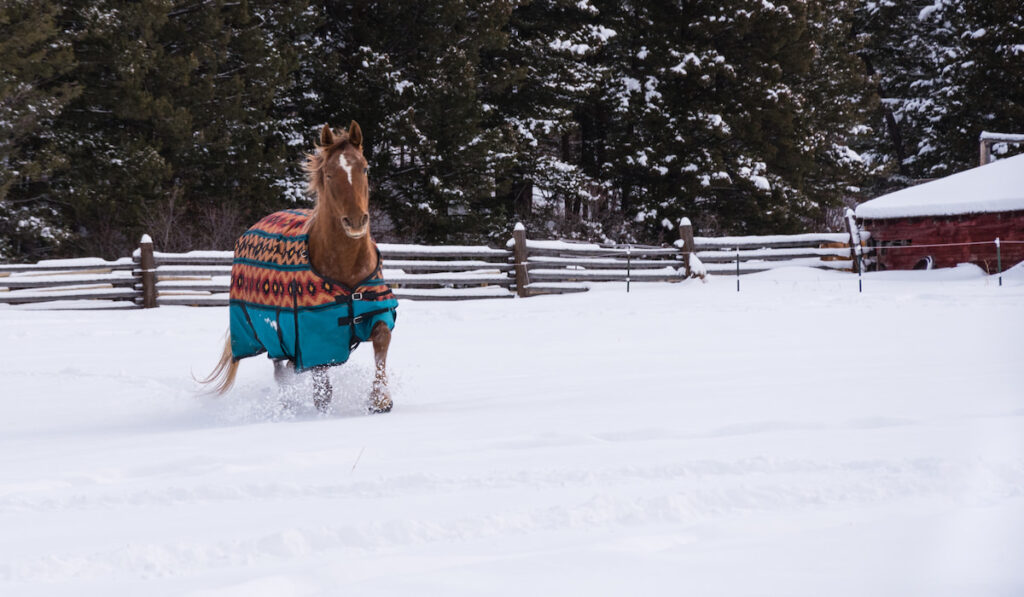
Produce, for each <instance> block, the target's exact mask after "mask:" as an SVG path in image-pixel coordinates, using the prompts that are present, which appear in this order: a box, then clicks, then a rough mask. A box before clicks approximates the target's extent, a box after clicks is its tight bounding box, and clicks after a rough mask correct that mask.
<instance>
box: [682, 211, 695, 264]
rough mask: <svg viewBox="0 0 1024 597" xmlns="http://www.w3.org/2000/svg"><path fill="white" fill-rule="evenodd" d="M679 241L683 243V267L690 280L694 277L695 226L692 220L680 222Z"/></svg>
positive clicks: (686, 219) (685, 219)
mask: <svg viewBox="0 0 1024 597" xmlns="http://www.w3.org/2000/svg"><path fill="white" fill-rule="evenodd" d="M679 239H680V240H682V241H683V249H682V251H683V267H684V268H685V269H684V271H685V272H686V277H687V278H689V277H690V276H691V275H692V272H691V271H690V254H691V253H693V250H694V247H693V225H692V224H690V218H683V219H681V220H679Z"/></svg>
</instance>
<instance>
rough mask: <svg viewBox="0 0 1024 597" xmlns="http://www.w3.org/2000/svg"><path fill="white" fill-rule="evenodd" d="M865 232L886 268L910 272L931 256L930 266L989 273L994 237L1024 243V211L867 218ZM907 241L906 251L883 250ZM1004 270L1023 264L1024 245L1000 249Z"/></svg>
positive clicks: (993, 257) (993, 261)
mask: <svg viewBox="0 0 1024 597" xmlns="http://www.w3.org/2000/svg"><path fill="white" fill-rule="evenodd" d="M863 227H864V229H866V230H868V231H870V232H871V239H872V242H873V243H878V244H880V245H883V246H881V247H880V250H879V253H878V259H879V262H880V263H881V265H882V266H884V267H885V268H886V269H913V267H914V266H915V265H916V264H917V263H918V262H919V261H921V260H922V259H925V258H926V257H928V256H931V257H932V259H933V260H934V263H933V267H953V266H956V265H957V264H960V263H973V264H975V265H977V266H979V267H981V268H982V269H984V270H986V271H989V272H991V273H995V272H996V247H995V244H994V243H993V242H992V241H993V240H995V239H996V238H997V237H998V238H1000V239H1003V240H1024V211H1011V212H998V213H985V214H969V215H963V216H941V217H940V216H928V217H915V218H894V219H884V220H874V219H866V220H864V221H863ZM899 241H909V244H910V246H909V247H908V248H895V247H893V248H885V246H884V245H885V244H888V243H893V242H899ZM965 242H984V243H987V244H984V245H969V246H957V247H923V248H915V247H914V245H929V244H943V243H965ZM1002 258H1003V269H1004V270H1005V269H1007V268H1009V267H1012V266H1014V265H1016V264H1017V263H1020V262H1021V261H1024V244H1021V245H1018V244H1010V245H1006V244H1004V245H1003V246H1002Z"/></svg>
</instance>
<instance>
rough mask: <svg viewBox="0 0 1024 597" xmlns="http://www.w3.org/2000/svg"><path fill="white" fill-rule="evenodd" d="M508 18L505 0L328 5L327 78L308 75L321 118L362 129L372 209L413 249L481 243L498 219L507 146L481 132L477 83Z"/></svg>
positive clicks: (321, 40) (322, 33) (319, 46)
mask: <svg viewBox="0 0 1024 597" xmlns="http://www.w3.org/2000/svg"><path fill="white" fill-rule="evenodd" d="M510 10H511V5H510V3H509V2H506V1H501V0H494V1H487V0H478V1H472V2H469V1H462V0H433V1H431V2H417V3H413V4H404V3H391V2H375V1H367V0H363V1H360V0H354V1H348V2H345V1H335V2H327V3H326V4H325V12H324V14H323V15H322V16H323V20H322V27H321V29H320V30H319V31H318V32H317V34H316V37H315V39H316V42H315V45H314V47H312V48H311V55H313V56H319V57H321V62H320V64H322V65H323V67H324V68H322V69H319V70H318V69H315V68H314V69H311V70H310V69H307V71H306V72H305V74H304V75H303V78H304V80H306V81H309V84H310V92H311V94H312V95H313V96H314V97H315V102H316V106H313V107H312V113H313V114H314V116H313V118H319V119H320V122H331V123H347V122H348V121H349V120H353V119H354V120H357V121H359V123H360V125H361V126H362V128H363V132H364V139H365V143H364V145H365V146H364V153H365V154H366V155H367V159H368V160H369V162H370V164H371V177H370V178H371V184H372V185H374V186H373V187H372V189H371V193H372V195H371V196H372V199H371V204H372V205H373V206H375V207H380V208H382V209H383V210H384V212H385V213H386V214H387V216H389V220H390V223H391V225H392V226H394V228H395V229H396V230H397V231H399V234H401V236H402V237H403V238H406V239H410V240H413V239H423V240H442V239H448V240H452V241H458V240H460V239H462V238H466V239H470V238H479V235H480V233H481V232H482V231H483V230H485V229H486V228H487V226H488V224H487V222H488V221H489V220H490V219H491V218H492V217H493V216H494V213H495V210H494V209H493V207H494V203H495V200H494V195H495V182H494V181H495V170H496V160H497V157H496V156H497V154H499V153H500V151H498V150H497V148H498V147H500V146H501V135H500V131H498V130H493V129H488V128H486V127H485V126H484V125H483V121H484V119H485V110H484V105H483V103H482V102H481V101H480V98H479V84H478V83H479V80H480V61H481V53H482V52H484V51H486V50H488V49H490V48H495V47H500V46H501V45H502V44H504V43H505V36H504V35H503V33H502V27H503V25H504V23H505V21H507V19H508V14H509V11H510ZM383 224H384V222H379V225H378V226H377V227H376V228H375V231H376V233H377V234H384V233H386V227H385V226H384V225H383ZM463 231H465V233H466V234H462V232H463Z"/></svg>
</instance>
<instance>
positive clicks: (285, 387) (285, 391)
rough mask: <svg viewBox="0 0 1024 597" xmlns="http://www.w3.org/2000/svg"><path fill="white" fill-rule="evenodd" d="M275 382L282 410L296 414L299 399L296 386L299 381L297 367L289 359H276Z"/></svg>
mask: <svg viewBox="0 0 1024 597" xmlns="http://www.w3.org/2000/svg"><path fill="white" fill-rule="evenodd" d="M274 381H276V382H277V399H278V401H279V402H280V403H281V408H283V409H284V410H285V411H287V412H294V410H295V403H296V398H297V396H296V391H295V384H296V382H297V381H298V376H297V375H296V374H295V365H294V364H293V363H292V362H291V361H289V360H288V359H274Z"/></svg>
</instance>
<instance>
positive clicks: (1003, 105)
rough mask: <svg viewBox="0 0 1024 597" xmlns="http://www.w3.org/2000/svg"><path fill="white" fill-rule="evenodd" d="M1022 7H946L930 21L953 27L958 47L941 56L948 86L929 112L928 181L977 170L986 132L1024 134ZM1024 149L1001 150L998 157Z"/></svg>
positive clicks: (999, 2)
mask: <svg viewBox="0 0 1024 597" xmlns="http://www.w3.org/2000/svg"><path fill="white" fill-rule="evenodd" d="M1022 8H1024V7H1022V5H1021V3H1020V1H1019V0H993V1H990V2H955V3H954V2H943V3H942V4H941V5H940V9H939V10H936V11H934V12H933V13H932V14H930V15H928V17H927V18H926V19H925V20H926V22H927V23H928V24H930V25H936V26H942V27H946V28H948V29H949V30H950V32H951V34H952V36H953V37H954V38H955V39H956V40H957V42H958V43H957V44H956V46H955V50H952V51H947V52H942V53H939V54H937V55H936V56H935V62H936V65H937V67H938V69H939V72H940V74H941V81H942V85H941V87H940V88H938V89H936V90H935V92H936V101H935V102H934V103H932V104H930V105H929V108H930V109H929V110H928V111H927V116H928V121H929V126H928V127H927V129H926V135H925V138H924V140H923V144H925V145H926V146H927V147H926V148H927V150H928V151H924V150H925V149H926V148H924V147H923V148H922V151H921V153H922V156H923V157H924V158H925V159H926V160H927V162H926V166H925V167H926V170H925V174H926V175H927V176H929V177H938V176H945V175H948V174H952V173H954V172H958V171H961V170H965V169H967V168H972V167H974V166H976V165H977V163H978V138H979V135H980V134H981V133H982V132H984V131H992V132H1003V133H1024V10H1022ZM939 24H941V25H939ZM1022 149H1024V148H1022V147H1007V146H1005V145H1001V146H998V147H996V148H995V152H996V154H997V155H998V154H999V153H1005V152H1012V153H1017V152H1019V151H1021V150H1022Z"/></svg>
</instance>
